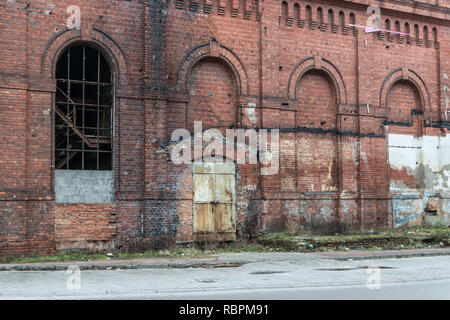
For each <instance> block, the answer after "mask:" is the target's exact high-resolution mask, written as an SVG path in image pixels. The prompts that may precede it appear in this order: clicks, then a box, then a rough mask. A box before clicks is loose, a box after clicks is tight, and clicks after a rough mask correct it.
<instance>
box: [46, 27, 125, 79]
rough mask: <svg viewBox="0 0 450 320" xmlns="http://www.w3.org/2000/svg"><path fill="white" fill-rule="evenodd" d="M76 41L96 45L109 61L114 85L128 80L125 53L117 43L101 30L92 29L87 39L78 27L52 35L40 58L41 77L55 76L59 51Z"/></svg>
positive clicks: (49, 77)
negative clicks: (113, 75) (113, 76)
mask: <svg viewBox="0 0 450 320" xmlns="http://www.w3.org/2000/svg"><path fill="white" fill-rule="evenodd" d="M76 42H85V43H87V44H91V45H94V46H96V47H98V48H99V49H100V50H101V52H102V53H103V54H104V55H105V58H106V59H107V60H108V61H109V62H110V65H111V69H112V70H113V72H114V74H115V82H116V85H126V84H127V82H128V66H127V63H126V60H125V55H124V54H123V52H122V50H121V49H120V47H119V46H118V44H117V43H116V42H115V41H114V40H113V39H112V38H111V37H109V36H108V35H107V34H105V33H104V32H103V31H101V30H98V29H95V28H94V29H93V30H92V33H91V35H90V36H89V38H88V39H86V38H85V37H83V36H82V30H80V29H64V30H62V31H60V32H59V33H57V34H56V35H54V36H53V37H52V38H51V39H50V40H49V42H48V43H47V46H46V47H45V51H44V54H43V55H42V59H41V77H42V78H45V79H52V78H54V77H55V70H56V63H57V62H58V58H59V56H60V55H61V53H62V52H63V51H64V49H66V48H67V47H68V46H69V45H71V44H73V43H76Z"/></svg>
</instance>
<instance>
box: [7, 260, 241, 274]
mask: <svg viewBox="0 0 450 320" xmlns="http://www.w3.org/2000/svg"><path fill="white" fill-rule="evenodd" d="M246 263H248V262H218V263H214V262H201V263H191V264H180V263H168V264H114V265H81V266H78V268H79V269H80V270H82V271H86V270H133V269H190V268H235V267H240V266H242V265H244V264H246ZM75 265H76V261H74V264H71V265H53V266H32V265H14V266H0V272H1V271H65V270H67V268H68V267H69V266H75Z"/></svg>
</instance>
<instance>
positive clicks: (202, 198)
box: [193, 163, 236, 241]
mask: <svg viewBox="0 0 450 320" xmlns="http://www.w3.org/2000/svg"><path fill="white" fill-rule="evenodd" d="M234 172H235V168H234V164H211V163H208V164H194V166H193V189H194V190H193V191H194V198H193V200H194V201H193V211H194V234H195V236H194V238H195V239H197V240H200V239H201V240H206V239H208V237H214V239H218V240H223V241H229V240H235V239H236V223H235V214H236V205H235V198H236V197H235V176H234Z"/></svg>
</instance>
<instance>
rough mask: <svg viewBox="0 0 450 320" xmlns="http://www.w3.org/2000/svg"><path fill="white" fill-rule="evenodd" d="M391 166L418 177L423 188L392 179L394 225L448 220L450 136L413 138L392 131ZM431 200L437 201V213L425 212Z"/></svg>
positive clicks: (390, 141)
mask: <svg viewBox="0 0 450 320" xmlns="http://www.w3.org/2000/svg"><path fill="white" fill-rule="evenodd" d="M388 145H389V165H390V167H391V168H392V169H395V170H403V169H406V172H407V173H408V174H410V175H414V176H416V177H417V179H420V180H419V185H420V186H421V187H422V188H421V189H413V188H410V187H409V188H408V187H407V186H406V185H404V184H403V183H402V182H401V181H396V180H391V181H390V191H391V192H392V193H393V194H394V199H393V211H394V221H395V226H397V227H399V226H402V225H405V224H414V223H421V222H422V221H424V222H426V223H439V222H443V223H449V215H450V211H449V207H450V206H449V203H450V135H447V136H445V137H444V136H423V137H414V136H412V135H404V134H389V136H388ZM430 201H435V202H436V203H437V204H438V211H437V214H436V215H432V214H428V213H426V212H425V207H426V206H427V204H428V203H429V202H430Z"/></svg>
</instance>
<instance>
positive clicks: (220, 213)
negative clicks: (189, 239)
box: [214, 203, 235, 232]
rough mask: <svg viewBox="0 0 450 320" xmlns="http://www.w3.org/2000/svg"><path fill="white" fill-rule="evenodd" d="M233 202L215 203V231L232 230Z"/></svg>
mask: <svg viewBox="0 0 450 320" xmlns="http://www.w3.org/2000/svg"><path fill="white" fill-rule="evenodd" d="M233 207H234V206H233V204H231V203H230V204H217V205H216V208H215V210H214V211H215V218H216V219H215V223H216V225H215V228H216V231H217V232H234V229H235V228H234V214H233V211H234V210H233Z"/></svg>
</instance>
